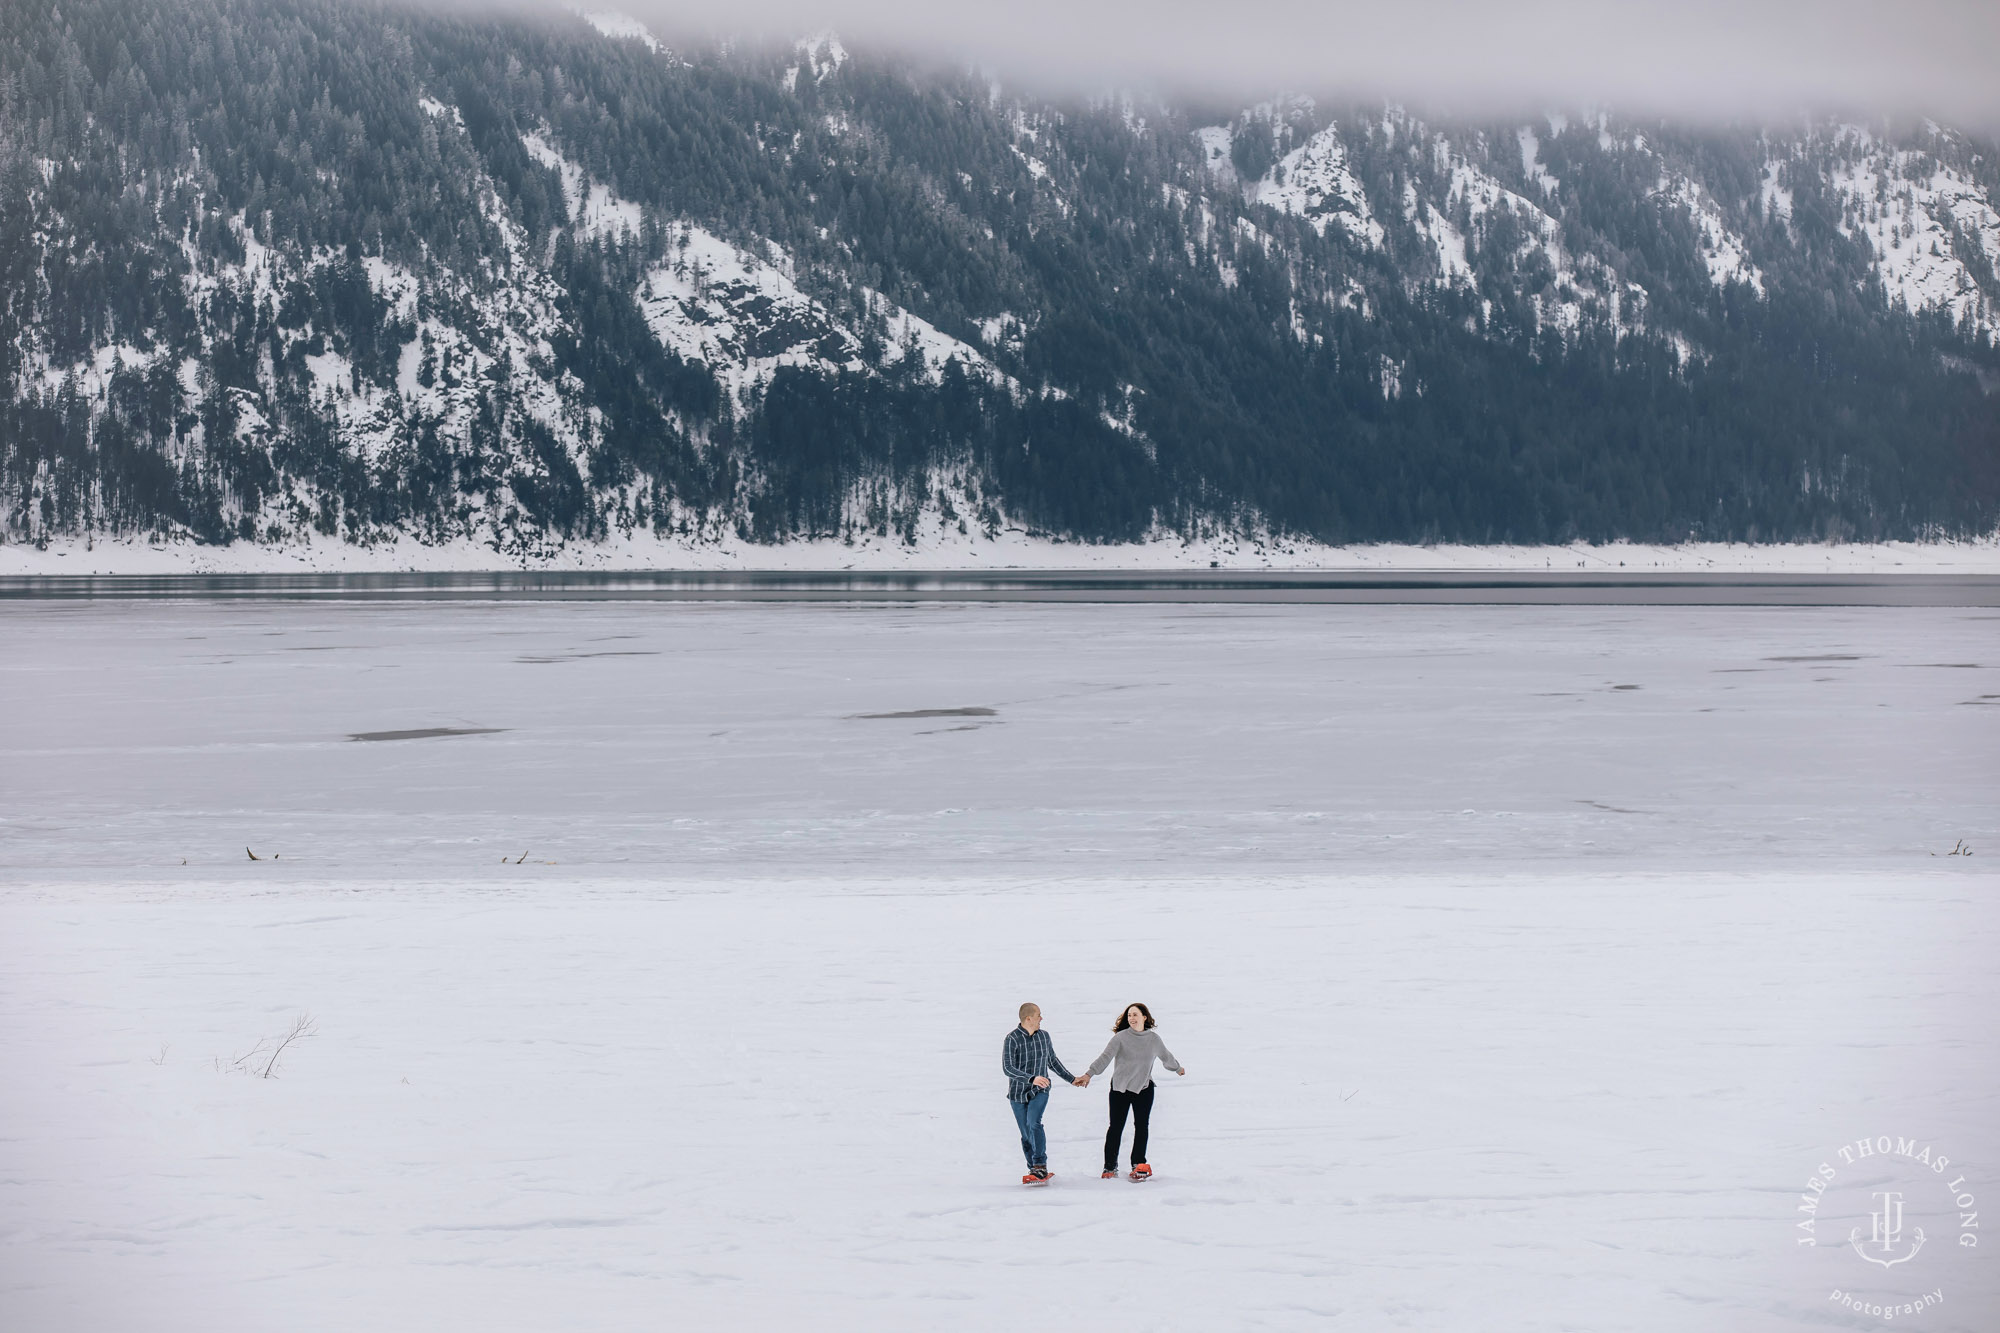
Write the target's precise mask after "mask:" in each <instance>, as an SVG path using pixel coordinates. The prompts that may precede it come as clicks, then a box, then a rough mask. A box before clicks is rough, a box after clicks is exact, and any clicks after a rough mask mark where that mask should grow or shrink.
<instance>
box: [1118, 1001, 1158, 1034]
mask: <svg viewBox="0 0 2000 1333" xmlns="http://www.w3.org/2000/svg"><path fill="white" fill-rule="evenodd" d="M1134 1009H1137V1010H1138V1011H1139V1012H1140V1013H1142V1014H1144V1015H1145V1016H1146V1028H1149V1027H1151V1026H1153V1011H1152V1010H1151V1009H1148V1008H1147V1007H1146V1006H1145V1005H1143V1004H1140V1003H1139V1002H1138V1001H1137V1000H1134V1001H1132V1003H1130V1004H1128V1005H1126V1006H1125V1007H1124V1008H1123V1009H1120V1010H1119V1011H1118V1021H1117V1022H1116V1023H1113V1024H1112V1025H1111V1030H1112V1031H1113V1032H1123V1031H1124V1030H1125V1029H1126V1028H1128V1027H1130V1026H1132V1025H1131V1024H1130V1023H1128V1022H1126V1021H1125V1020H1126V1018H1127V1017H1128V1016H1129V1015H1130V1014H1131V1012H1132V1011H1133V1010H1134ZM1146 1028H1140V1029H1139V1031H1141V1032H1144V1031H1145V1030H1146Z"/></svg>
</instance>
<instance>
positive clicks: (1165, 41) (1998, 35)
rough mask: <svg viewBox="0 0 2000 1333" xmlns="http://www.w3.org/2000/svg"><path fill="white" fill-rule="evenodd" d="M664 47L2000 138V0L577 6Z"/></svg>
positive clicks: (1252, 93) (959, 0) (1265, 92)
mask: <svg viewBox="0 0 2000 1333" xmlns="http://www.w3.org/2000/svg"><path fill="white" fill-rule="evenodd" d="M579 7H580V8H585V9H589V8H598V7H602V8H616V9H620V10H622V11H624V12H627V13H630V14H633V15H636V16H638V17H641V18H643V19H645V20H647V21H648V22H649V23H652V24H653V25H654V26H655V28H656V29H660V30H664V31H676V30H679V31H685V30H687V29H688V28H689V27H697V28H705V29H707V30H710V31H713V30H714V29H715V27H716V25H717V24H718V23H723V24H727V25H729V27H730V28H731V29H733V30H735V31H738V32H742V31H749V30H763V31H766V32H807V31H811V30H813V29H816V28H832V29H834V30H836V31H838V32H839V33H840V34H841V35H842V36H843V37H844V38H847V39H849V41H850V43H851V44H854V45H864V44H865V45H868V46H872V47H881V46H884V45H894V46H897V47H900V48H903V49H905V50H907V51H911V52H914V53H921V54H930V55H936V56H943V57H947V58H951V59H954V60H971V61H973V62H976V63H978V64H980V65H981V66H982V67H987V68H991V69H993V70H995V71H996V72H998V73H1000V74H1002V75H1003V76H1005V77H1008V78H1012V79H1035V80H1040V81H1042V82H1044V83H1047V84H1051V85H1055V86H1059V87H1068V88H1071V89H1073V90H1076V91H1098V90H1101V89H1102V88H1104V87H1105V86H1107V85H1117V86H1121V87H1143V88H1147V89H1149V90H1158V91H1194V90H1195V89H1196V88H1201V89H1205V90H1208V91H1212V92H1215V93H1220V94H1227V95H1230V96H1238V95H1241V96H1245V97H1259V98H1261V97H1265V96H1269V95H1270V93H1271V92H1272V91H1274V90H1276V89H1279V88H1284V89H1299V90H1315V91H1320V90H1323V91H1343V92H1356V93H1363V94H1368V95H1371V96H1372V95H1378V94H1379V95H1386V96H1390V97H1396V98H1400V99H1403V100H1407V101H1411V102H1420V103H1426V104H1439V103H1444V104H1453V105H1457V106H1461V107H1466V108H1468V109H1471V108H1485V107H1492V108H1496V109H1497V108H1501V107H1515V106H1520V105H1522V104H1555V103H1567V104H1575V103H1593V104H1597V103H1602V104H1609V105H1612V106H1616V107H1619V108H1621V109H1630V110H1633V111H1665V112H1672V113H1678V114H1691V115H1725V116H1726V115H1740V114H1745V113H1749V114H1759V115H1764V114H1778V115H1783V114H1789V113H1791V112H1794V111H1797V110H1800V109H1802V108H1806V107H1813V108H1819V109H1854V110H1864V111H1898V112H1928V113H1931V114H1936V115H1939V116H1942V117H1949V118H1952V119H1955V120H1976V121H1978V122H1980V123H1981V125H1982V126H1983V127H1988V128H1990V127H1993V126H1995V125H2000V0H1819V2H1818V3H1800V2H1798V0H1791V2H1789V3H1788V2H1787V0H1676V2H1675V3H1666V2H1665V0H1632V2H1629V3H1602V2H1596V3H1593V2H1592V0H1525V2H1518V3H1505V4H1478V3H1468V0H1383V2H1382V3H1377V4H1357V3H1349V0H1227V2H1220V3H1219V2H1217V0H1202V3H1194V2H1193V0H989V2H987V3H967V2H966V0H814V2H808V0H729V3H728V4H726V5H719V4H717V3H716V2H715V0H698V2H697V0H579Z"/></svg>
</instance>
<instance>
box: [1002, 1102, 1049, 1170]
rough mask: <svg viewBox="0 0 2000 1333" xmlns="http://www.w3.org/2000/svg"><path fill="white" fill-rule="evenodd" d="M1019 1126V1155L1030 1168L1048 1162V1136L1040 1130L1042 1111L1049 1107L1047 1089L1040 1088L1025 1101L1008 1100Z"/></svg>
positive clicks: (1015, 1121)
mask: <svg viewBox="0 0 2000 1333" xmlns="http://www.w3.org/2000/svg"><path fill="white" fill-rule="evenodd" d="M1007 1105H1009V1106H1011V1107H1013V1108H1014V1123H1015V1124H1016V1125H1019V1126H1020V1128H1021V1155H1022V1156H1023V1157H1025V1158H1027V1159H1028V1166H1029V1167H1030V1168H1033V1167H1037V1166H1047V1165H1048V1164H1049V1136H1048V1135H1046V1134H1044V1133H1043V1132H1042V1112H1043V1111H1046V1110H1047V1109H1048V1107H1049V1090H1048V1089H1047V1088H1042V1089H1040V1090H1039V1091H1037V1092H1036V1093H1035V1095H1034V1096H1032V1097H1030V1098H1029V1099H1028V1100H1027V1101H1025V1102H1008V1103H1007Z"/></svg>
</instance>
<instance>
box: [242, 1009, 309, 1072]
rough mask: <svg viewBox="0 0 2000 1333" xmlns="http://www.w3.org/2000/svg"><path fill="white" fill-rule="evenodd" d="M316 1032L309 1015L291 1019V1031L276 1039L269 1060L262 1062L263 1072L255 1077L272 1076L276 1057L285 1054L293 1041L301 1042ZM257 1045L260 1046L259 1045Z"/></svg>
mask: <svg viewBox="0 0 2000 1333" xmlns="http://www.w3.org/2000/svg"><path fill="white" fill-rule="evenodd" d="M317 1031H318V1027H317V1026H316V1025H315V1024H314V1023H313V1017H312V1015H311V1014H300V1015H299V1016H298V1017H297V1018H295V1019H293V1020H292V1030H291V1031H290V1032H287V1033H286V1034H285V1035H284V1036H282V1037H280V1038H278V1045H277V1047H276V1048H275V1049H274V1050H272V1052H271V1058H270V1059H269V1060H266V1061H265V1062H264V1072H263V1073H261V1074H259V1075H258V1076H257V1077H259V1078H270V1077H271V1076H272V1071H274V1070H275V1069H277V1067H278V1057H279V1056H281V1055H283V1054H284V1053H285V1048H286V1047H287V1046H290V1045H291V1044H292V1043H293V1042H295V1041H302V1040H304V1039H305V1038H307V1037H310V1036H312V1035H313V1034H314V1033H315V1032H317ZM259 1044H260V1045H261V1043H259Z"/></svg>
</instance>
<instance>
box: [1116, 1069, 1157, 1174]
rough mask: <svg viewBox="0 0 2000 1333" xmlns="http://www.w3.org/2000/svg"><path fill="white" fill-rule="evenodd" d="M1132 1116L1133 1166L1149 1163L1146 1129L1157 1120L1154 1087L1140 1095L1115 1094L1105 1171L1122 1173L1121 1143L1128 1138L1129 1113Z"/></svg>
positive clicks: (1148, 1088) (1131, 1093) (1117, 1092)
mask: <svg viewBox="0 0 2000 1333" xmlns="http://www.w3.org/2000/svg"><path fill="white" fill-rule="evenodd" d="M1127 1111H1130V1112H1131V1113H1132V1165H1134V1166H1140V1165H1143V1164H1144V1163H1145V1160H1146V1129H1147V1124H1148V1122H1149V1121H1151V1120H1152V1118H1153V1085H1152V1084H1150V1083H1148V1084H1147V1085H1146V1086H1145V1087H1143V1088H1141V1089H1139V1090H1138V1091H1137V1092H1120V1091H1118V1089H1116V1088H1113V1089H1112V1090H1111V1128H1109V1129H1107V1130H1105V1131H1104V1169H1105V1170H1106V1171H1116V1170H1117V1169H1118V1140H1120V1139H1122V1138H1124V1137H1125V1113H1126V1112H1127Z"/></svg>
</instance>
